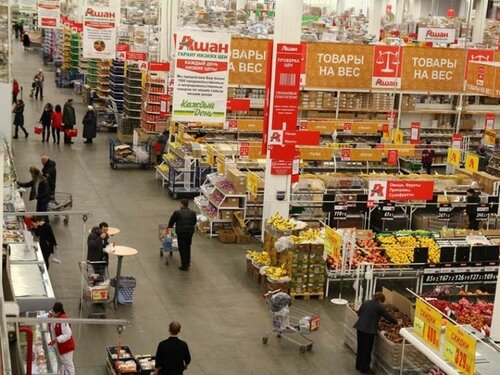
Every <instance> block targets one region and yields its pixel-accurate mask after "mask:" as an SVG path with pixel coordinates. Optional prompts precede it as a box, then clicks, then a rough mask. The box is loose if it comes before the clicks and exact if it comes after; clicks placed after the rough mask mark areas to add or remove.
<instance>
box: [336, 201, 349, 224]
mask: <svg viewBox="0 0 500 375" xmlns="http://www.w3.org/2000/svg"><path fill="white" fill-rule="evenodd" d="M333 219H334V220H345V219H347V204H345V203H335V204H334V205H333Z"/></svg>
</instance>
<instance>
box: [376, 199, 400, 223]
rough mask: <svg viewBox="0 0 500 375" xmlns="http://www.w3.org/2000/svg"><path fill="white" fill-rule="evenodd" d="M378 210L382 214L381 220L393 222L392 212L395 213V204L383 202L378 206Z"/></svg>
mask: <svg viewBox="0 0 500 375" xmlns="http://www.w3.org/2000/svg"><path fill="white" fill-rule="evenodd" d="M378 209H379V210H380V212H381V213H382V220H387V221H391V220H394V212H395V211H396V204H395V203H394V202H385V203H383V204H381V205H379V207H378Z"/></svg>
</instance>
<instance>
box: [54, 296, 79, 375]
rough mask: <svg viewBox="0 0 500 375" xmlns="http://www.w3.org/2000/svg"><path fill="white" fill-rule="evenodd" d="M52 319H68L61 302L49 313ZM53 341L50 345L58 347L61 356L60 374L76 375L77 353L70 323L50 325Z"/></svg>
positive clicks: (59, 363) (59, 360)
mask: <svg viewBox="0 0 500 375" xmlns="http://www.w3.org/2000/svg"><path fill="white" fill-rule="evenodd" d="M49 316H50V317H52V318H59V319H67V318H68V317H67V316H66V313H65V312H64V307H63V305H62V303H61V302H56V303H54V306H53V307H52V311H51V312H50V313H49ZM50 328H51V329H50V330H51V333H52V340H51V341H50V342H49V345H56V348H57V351H58V352H59V356H58V358H57V362H58V363H57V365H58V367H59V374H61V375H75V365H74V364H73V352H74V351H75V341H74V340H73V335H72V332H71V327H70V325H69V324H68V323H55V324H51V325H50Z"/></svg>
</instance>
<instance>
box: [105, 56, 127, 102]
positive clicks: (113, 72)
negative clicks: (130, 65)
mask: <svg viewBox="0 0 500 375" xmlns="http://www.w3.org/2000/svg"><path fill="white" fill-rule="evenodd" d="M124 64H125V62H124V61H123V60H118V59H113V61H112V64H111V69H110V71H109V80H110V82H109V88H110V90H111V92H110V97H111V100H112V101H113V102H114V103H115V104H116V108H117V110H118V111H120V112H121V111H123V86H124V84H125V75H124V69H125V67H124Z"/></svg>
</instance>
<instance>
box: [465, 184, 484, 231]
mask: <svg viewBox="0 0 500 375" xmlns="http://www.w3.org/2000/svg"><path fill="white" fill-rule="evenodd" d="M466 202H467V206H466V207H465V215H466V216H467V217H468V218H469V226H468V228H469V229H471V230H479V221H478V220H477V206H478V205H479V203H480V202H481V198H479V196H478V195H477V194H476V191H475V190H474V189H472V188H470V189H467V196H466Z"/></svg>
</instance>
